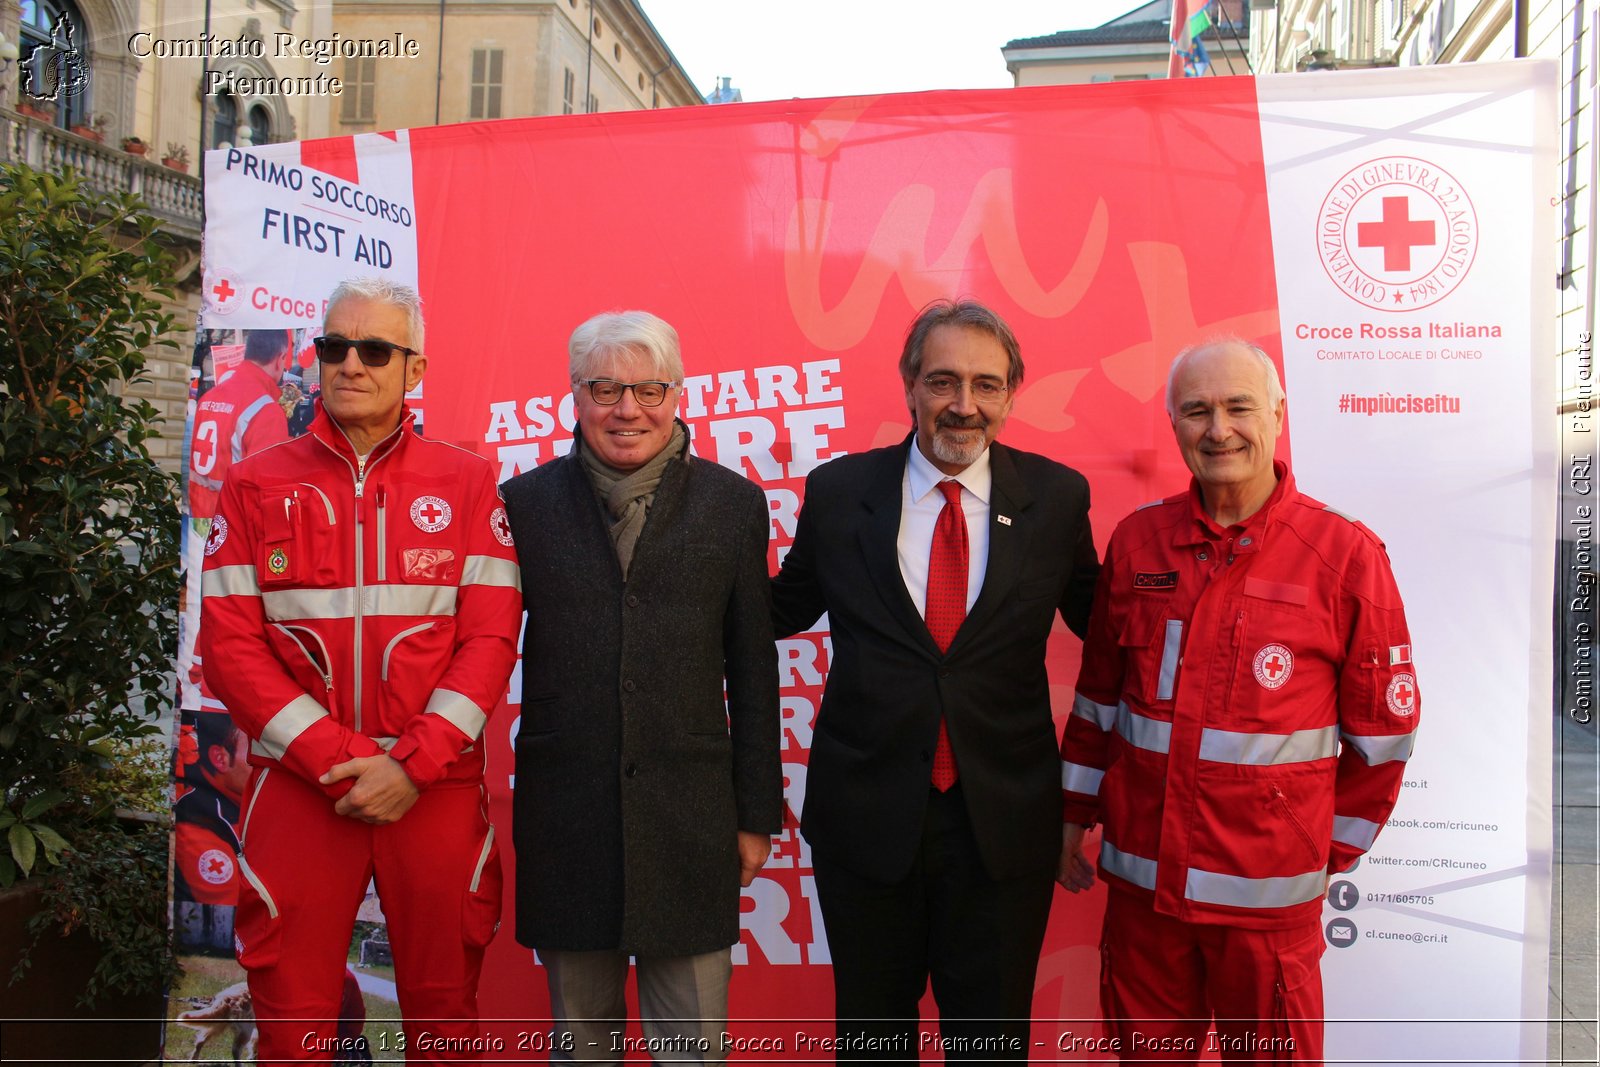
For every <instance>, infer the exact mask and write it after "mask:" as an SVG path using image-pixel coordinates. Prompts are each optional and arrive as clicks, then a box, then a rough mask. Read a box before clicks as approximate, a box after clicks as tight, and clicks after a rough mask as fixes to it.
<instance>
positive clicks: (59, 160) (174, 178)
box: [0, 107, 201, 241]
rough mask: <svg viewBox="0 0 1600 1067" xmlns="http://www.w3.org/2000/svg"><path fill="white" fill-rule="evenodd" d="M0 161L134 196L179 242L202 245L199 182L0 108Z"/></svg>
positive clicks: (109, 191) (56, 127) (119, 150)
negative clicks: (70, 175)
mask: <svg viewBox="0 0 1600 1067" xmlns="http://www.w3.org/2000/svg"><path fill="white" fill-rule="evenodd" d="M0 160H4V161H7V162H16V163H26V164H28V165H29V166H30V167H33V168H34V169H35V170H48V171H55V172H60V171H63V170H65V169H66V168H68V167H71V168H72V169H73V170H76V171H77V172H78V173H79V174H80V175H82V176H83V178H84V181H85V182H86V183H87V184H88V185H89V186H91V187H93V188H94V189H96V190H98V191H100V192H104V193H133V194H134V195H136V196H138V197H139V198H140V199H141V200H143V201H144V202H145V204H146V205H147V206H148V207H149V209H150V213H151V214H152V215H154V216H155V217H156V218H158V219H160V220H161V221H162V223H163V224H164V226H165V228H166V229H168V230H169V231H171V232H172V233H173V234H175V235H177V236H180V237H187V238H189V239H191V240H195V241H198V240H199V239H200V228H201V214H200V179H199V178H196V177H194V176H192V175H189V174H184V173H182V172H180V171H176V170H173V169H171V168H170V167H164V166H162V165H161V164H159V163H153V162H150V161H149V160H147V159H145V157H143V156H135V155H130V154H129V153H127V152H124V151H122V150H121V149H119V148H112V147H110V146H108V145H103V144H101V143H99V142H98V141H94V140H92V139H90V138H88V137H79V136H78V135H77V134H75V133H69V132H67V131H66V130H63V129H61V128H60V127H58V126H52V125H50V124H48V123H45V122H39V121H38V120H36V119H32V118H29V117H27V116H25V115H22V114H19V113H18V112H15V111H12V110H10V109H9V108H5V107H0Z"/></svg>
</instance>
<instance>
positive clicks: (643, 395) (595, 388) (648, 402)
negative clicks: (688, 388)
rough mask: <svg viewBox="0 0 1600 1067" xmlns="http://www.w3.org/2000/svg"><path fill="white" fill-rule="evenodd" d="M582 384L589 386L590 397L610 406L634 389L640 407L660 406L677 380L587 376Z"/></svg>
mask: <svg viewBox="0 0 1600 1067" xmlns="http://www.w3.org/2000/svg"><path fill="white" fill-rule="evenodd" d="M579 384H580V385H587V386H588V387H589V399H591V400H593V401H594V402H595V403H596V404H599V405H600V406H601V407H610V406H611V405H612V404H615V403H617V402H618V401H620V400H621V399H622V394H623V393H624V392H626V391H627V390H629V389H632V390H633V399H634V400H635V401H637V402H638V404H639V406H640V407H646V408H655V407H660V406H661V402H662V401H663V400H665V399H666V398H667V390H668V389H671V388H673V387H674V386H675V385H677V384H678V383H677V382H614V381H612V380H611V379H610V378H585V379H584V380H583V381H582V382H580V383H579Z"/></svg>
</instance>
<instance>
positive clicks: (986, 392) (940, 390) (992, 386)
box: [922, 374, 1010, 404]
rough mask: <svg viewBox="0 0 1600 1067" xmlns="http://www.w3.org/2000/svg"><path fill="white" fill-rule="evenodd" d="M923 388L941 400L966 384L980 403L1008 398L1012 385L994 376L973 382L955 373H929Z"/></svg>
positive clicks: (994, 402)
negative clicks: (964, 379)
mask: <svg viewBox="0 0 1600 1067" xmlns="http://www.w3.org/2000/svg"><path fill="white" fill-rule="evenodd" d="M922 385H923V388H925V389H927V390H928V392H929V393H931V394H932V395H934V396H936V397H938V398H939V399H940V400H947V399H949V398H950V397H953V396H955V395H956V394H957V393H959V392H960V391H961V387H962V386H963V385H965V386H966V387H967V388H968V389H970V390H972V399H974V400H976V401H977V402H978V403H980V404H996V403H999V402H1000V401H1002V400H1004V399H1005V398H1006V393H1007V392H1009V391H1010V386H1008V385H1006V383H1005V382H1002V381H997V380H996V379H994V378H979V379H978V380H977V381H973V382H963V381H962V380H961V379H960V378H957V377H956V376H955V375H953V374H929V375H925V376H924V377H923V379H922Z"/></svg>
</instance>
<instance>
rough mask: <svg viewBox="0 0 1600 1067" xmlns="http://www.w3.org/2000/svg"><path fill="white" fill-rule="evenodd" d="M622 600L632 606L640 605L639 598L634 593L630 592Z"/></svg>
mask: <svg viewBox="0 0 1600 1067" xmlns="http://www.w3.org/2000/svg"><path fill="white" fill-rule="evenodd" d="M622 602H623V603H624V604H626V605H628V607H630V608H636V607H638V606H639V598H638V597H636V596H634V595H633V594H632V593H629V594H628V595H627V597H626V598H625V599H624V600H623V601H622Z"/></svg>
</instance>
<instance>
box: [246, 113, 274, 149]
mask: <svg viewBox="0 0 1600 1067" xmlns="http://www.w3.org/2000/svg"><path fill="white" fill-rule="evenodd" d="M250 143H251V144H271V143H272V116H271V115H269V114H267V109H266V108H264V107H262V106H261V105H260V104H257V105H256V106H255V107H253V108H251V109H250Z"/></svg>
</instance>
